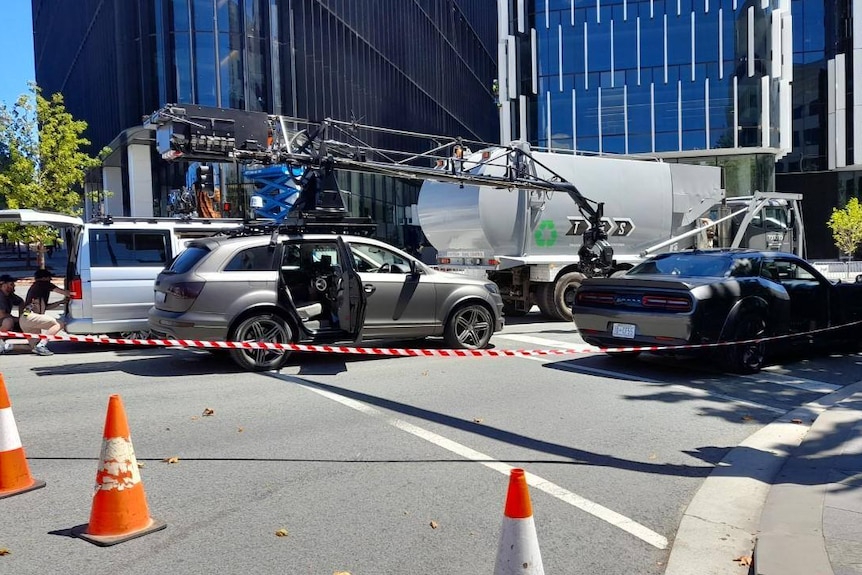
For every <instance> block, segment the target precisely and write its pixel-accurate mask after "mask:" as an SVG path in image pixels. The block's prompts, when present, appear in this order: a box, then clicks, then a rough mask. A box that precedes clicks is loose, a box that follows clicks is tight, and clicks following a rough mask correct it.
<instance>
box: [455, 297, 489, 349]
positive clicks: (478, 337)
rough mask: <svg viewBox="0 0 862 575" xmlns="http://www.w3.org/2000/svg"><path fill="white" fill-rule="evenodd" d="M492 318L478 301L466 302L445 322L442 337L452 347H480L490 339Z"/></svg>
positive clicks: (486, 344)
mask: <svg viewBox="0 0 862 575" xmlns="http://www.w3.org/2000/svg"><path fill="white" fill-rule="evenodd" d="M493 333H494V318H493V317H492V316H491V312H490V311H489V310H488V308H486V307H485V306H483V305H482V304H478V303H468V304H466V305H463V306H461V307H459V308H458V309H456V310H455V311H454V312H453V313H452V315H451V317H449V321H448V322H447V323H446V330H445V332H444V334H443V335H444V337H445V339H446V345H448V346H449V347H450V348H452V349H482V348H484V347H487V346H488V342H489V341H491V334H493Z"/></svg>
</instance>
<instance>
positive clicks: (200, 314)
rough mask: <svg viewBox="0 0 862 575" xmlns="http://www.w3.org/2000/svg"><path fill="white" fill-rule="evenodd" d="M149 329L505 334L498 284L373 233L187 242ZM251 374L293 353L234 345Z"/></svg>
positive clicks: (158, 293)
mask: <svg viewBox="0 0 862 575" xmlns="http://www.w3.org/2000/svg"><path fill="white" fill-rule="evenodd" d="M149 325H150V329H152V330H153V331H156V332H160V333H165V334H168V335H169V336H172V337H174V338H177V339H193V340H210V341H249V342H261V341H264V342H273V343H336V342H359V341H368V340H380V339H387V340H390V341H399V340H405V339H418V338H425V337H429V336H443V338H444V339H445V342H446V345H447V346H449V347H452V348H462V349H479V348H483V347H486V346H487V345H488V342H489V340H490V339H491V335H492V334H493V333H494V332H495V331H497V330H500V329H502V328H503V300H502V298H501V297H500V293H499V291H498V289H497V286H496V284H494V283H492V282H490V281H487V280H486V281H480V280H474V279H469V278H465V277H463V276H459V275H455V274H448V273H444V272H440V271H437V270H434V269H432V268H430V267H428V266H426V265H424V264H423V263H422V262H420V261H419V260H417V259H415V258H413V257H411V256H409V255H407V254H406V253H404V252H403V251H401V250H399V249H397V248H395V247H393V246H390V245H388V244H386V243H384V242H381V241H379V240H376V239H372V238H367V237H358V236H351V235H335V234H306V233H297V234H279V233H277V232H276V233H274V234H273V235H271V236H270V235H260V234H258V235H248V236H239V237H212V238H206V239H199V240H194V241H192V242H190V243H189V244H188V247H187V248H186V250H185V251H183V252H182V253H181V254H180V255H179V256H178V257H177V258H176V260H174V262H173V263H172V264H171V265H170V267H168V268H166V269H165V270H164V271H162V272H161V273H160V274H159V276H158V278H157V279H156V284H155V306H154V307H152V308H151V309H150V312H149ZM229 353H230V354H231V357H232V358H233V360H234V361H235V362H236V363H237V364H239V365H240V366H241V367H243V368H245V369H248V370H255V371H262V370H270V369H279V368H281V367H282V366H283V365H284V364H285V362H286V361H287V359H288V356H289V355H290V353H289V352H282V351H270V350H257V349H234V350H230V352H229Z"/></svg>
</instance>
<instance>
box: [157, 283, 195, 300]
mask: <svg viewBox="0 0 862 575" xmlns="http://www.w3.org/2000/svg"><path fill="white" fill-rule="evenodd" d="M203 289H204V282H183V283H177V284H174V285H172V286H171V287H169V288H168V289H167V290H166V291H167V292H168V293H169V294H171V295H172V296H174V297H175V298H179V299H195V298H196V297H198V296H199V295H200V294H201V290H203Z"/></svg>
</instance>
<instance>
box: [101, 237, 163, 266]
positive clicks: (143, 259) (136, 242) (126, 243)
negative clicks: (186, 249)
mask: <svg viewBox="0 0 862 575" xmlns="http://www.w3.org/2000/svg"><path fill="white" fill-rule="evenodd" d="M168 233H169V232H168V231H167V230H165V231H133V230H90V267H164V266H165V265H167V263H168V259H169V256H170V251H169V249H168V246H169V245H170V244H169V239H168Z"/></svg>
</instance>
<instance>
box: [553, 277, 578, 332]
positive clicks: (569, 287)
mask: <svg viewBox="0 0 862 575" xmlns="http://www.w3.org/2000/svg"><path fill="white" fill-rule="evenodd" d="M582 281H584V276H583V275H582V274H579V273H577V272H569V273H567V274H563V275H562V276H560V277H559V278H557V281H556V282H555V283H554V315H555V316H556V318H557V319H559V320H562V321H572V306H573V305H575V293H577V291H578V288H579V287H581V282H582Z"/></svg>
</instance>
